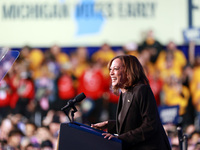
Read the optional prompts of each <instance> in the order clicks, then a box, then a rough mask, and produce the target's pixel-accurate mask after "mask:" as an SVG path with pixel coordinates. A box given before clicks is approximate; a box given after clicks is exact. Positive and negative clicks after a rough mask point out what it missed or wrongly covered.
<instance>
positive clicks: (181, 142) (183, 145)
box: [177, 126, 188, 150]
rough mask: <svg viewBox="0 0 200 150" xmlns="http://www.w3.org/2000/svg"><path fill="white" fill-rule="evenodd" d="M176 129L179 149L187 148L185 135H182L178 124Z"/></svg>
mask: <svg viewBox="0 0 200 150" xmlns="http://www.w3.org/2000/svg"><path fill="white" fill-rule="evenodd" d="M177 130H178V139H179V149H180V150H187V147H188V144H187V140H188V138H187V135H185V134H184V135H183V133H182V128H181V127H180V126H178V127H177Z"/></svg>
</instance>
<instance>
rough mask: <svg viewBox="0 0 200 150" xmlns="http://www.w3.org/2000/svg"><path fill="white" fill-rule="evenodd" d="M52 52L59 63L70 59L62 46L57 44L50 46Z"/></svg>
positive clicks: (61, 63)
mask: <svg viewBox="0 0 200 150" xmlns="http://www.w3.org/2000/svg"><path fill="white" fill-rule="evenodd" d="M50 52H51V54H52V55H53V56H54V57H55V59H56V61H57V62H58V64H59V65H63V64H65V63H67V62H68V61H69V56H68V55H67V53H65V52H62V50H61V47H60V46H58V45H56V44H55V45H53V46H51V47H50Z"/></svg>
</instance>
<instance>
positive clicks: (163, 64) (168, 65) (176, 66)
mask: <svg viewBox="0 0 200 150" xmlns="http://www.w3.org/2000/svg"><path fill="white" fill-rule="evenodd" d="M186 64H187V59H186V57H185V55H184V53H183V52H182V51H181V50H179V49H177V47H176V44H175V43H174V42H173V41H170V42H169V43H168V44H167V49H166V50H165V51H162V52H161V53H160V54H159V56H158V59H157V61H156V68H157V69H158V70H160V72H161V75H163V76H170V75H171V74H175V75H176V76H177V77H180V76H181V74H182V69H183V67H184V66H185V65H186ZM166 69H167V70H166ZM164 78H165V77H164Z"/></svg>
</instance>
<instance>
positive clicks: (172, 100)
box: [163, 76, 190, 116]
mask: <svg viewBox="0 0 200 150" xmlns="http://www.w3.org/2000/svg"><path fill="white" fill-rule="evenodd" d="M163 97H164V98H163V101H164V104H165V105H167V106H174V105H179V108H180V109H179V115H180V116H183V115H184V114H185V113H186V107H187V105H188V102H189V98H190V92H189V89H188V88H187V87H186V86H184V85H183V84H182V82H181V79H179V78H177V77H175V76H171V77H170V79H169V82H168V83H165V85H164V86H163Z"/></svg>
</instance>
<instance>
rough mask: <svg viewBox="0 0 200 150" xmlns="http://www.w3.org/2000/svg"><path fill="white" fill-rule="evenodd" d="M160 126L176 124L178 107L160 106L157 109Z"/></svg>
mask: <svg viewBox="0 0 200 150" xmlns="http://www.w3.org/2000/svg"><path fill="white" fill-rule="evenodd" d="M158 111H159V115H160V119H161V122H162V124H175V125H176V124H178V119H179V106H178V105H176V106H160V107H158Z"/></svg>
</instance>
